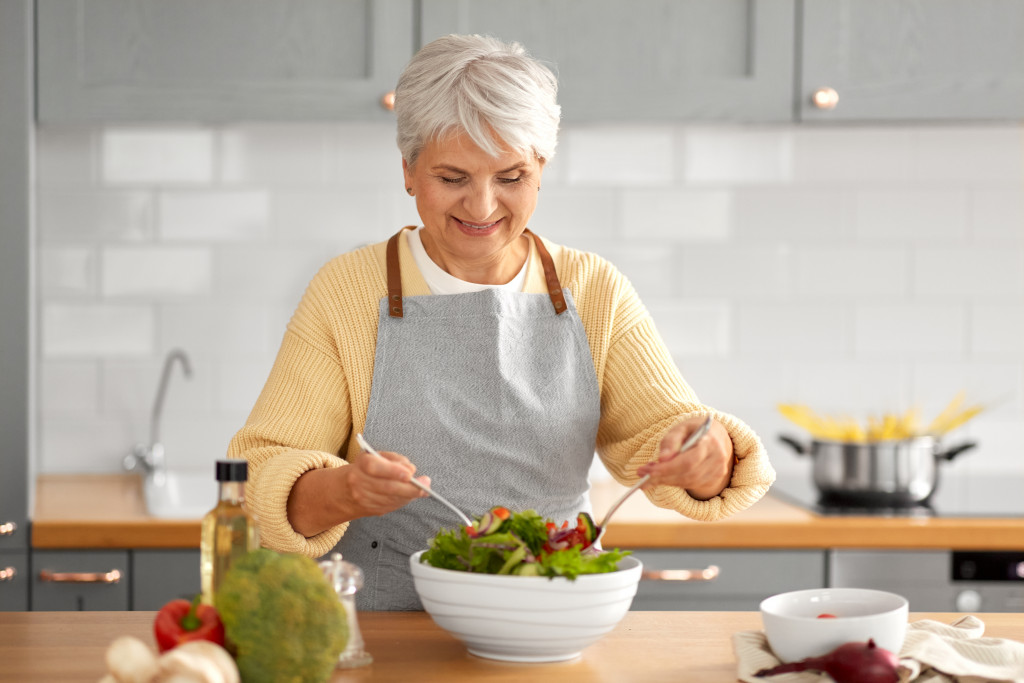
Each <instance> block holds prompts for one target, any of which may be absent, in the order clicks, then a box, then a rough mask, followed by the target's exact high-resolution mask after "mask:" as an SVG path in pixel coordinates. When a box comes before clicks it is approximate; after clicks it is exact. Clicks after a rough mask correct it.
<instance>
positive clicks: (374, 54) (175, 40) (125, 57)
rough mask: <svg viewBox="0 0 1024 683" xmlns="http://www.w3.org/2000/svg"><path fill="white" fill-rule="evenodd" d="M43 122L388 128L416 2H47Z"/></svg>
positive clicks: (42, 9)
mask: <svg viewBox="0 0 1024 683" xmlns="http://www.w3.org/2000/svg"><path fill="white" fill-rule="evenodd" d="M38 22H39V30H38V60H39V106H38V118H39V120H40V121H42V122H79V121H133V120H134V121H204V122H211V121H212V122H217V121H236V120H241V121H245V120H249V121H252V120H262V121H295V120H338V119H360V120H373V119H382V120H387V119H388V117H389V116H390V112H388V111H386V110H384V109H383V108H382V107H381V105H380V98H381V96H382V95H384V94H385V93H386V92H388V91H389V90H391V89H393V88H394V86H395V82H396V81H397V79H398V74H399V72H400V71H401V69H402V67H403V66H404V65H405V63H406V62H407V61H408V60H409V57H410V56H411V55H412V49H413V40H414V36H413V28H412V27H413V0H380V1H378V2H374V1H373V0H304V1H303V2H278V1H277V0H175V1H174V2H164V1H163V0H89V1H88V2H84V1H82V0H79V1H78V2H69V1H68V0H40V1H39V3H38Z"/></svg>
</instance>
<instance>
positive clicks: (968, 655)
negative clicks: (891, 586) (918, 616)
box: [732, 615, 1024, 683]
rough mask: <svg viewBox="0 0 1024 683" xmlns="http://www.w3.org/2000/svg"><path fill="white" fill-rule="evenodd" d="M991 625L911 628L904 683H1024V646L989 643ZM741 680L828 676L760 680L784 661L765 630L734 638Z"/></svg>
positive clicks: (904, 651) (973, 622)
mask: <svg viewBox="0 0 1024 683" xmlns="http://www.w3.org/2000/svg"><path fill="white" fill-rule="evenodd" d="M984 632H985V624H984V623H983V622H982V621H981V620H980V619H978V618H977V617H975V616H972V615H967V616H964V617H961V618H960V619H957V620H956V621H954V622H953V623H952V624H943V623H941V622H938V621H933V620H931V619H922V620H920V621H915V622H913V623H911V624H909V625H908V626H907V635H906V638H905V639H904V640H903V647H902V648H901V649H900V683H909V682H911V681H913V683H1024V643H1018V642H1016V641H1014V640H1007V639H1005V638H984V637H983V634H984ZM732 645H733V650H734V651H735V652H736V660H737V662H738V663H739V679H740V680H741V681H745V682H746V683H766V682H770V683H822V682H823V681H828V680H830V679H829V678H828V677H827V676H825V675H824V674H820V675H819V674H816V673H810V672H805V673H795V674H781V675H778V676H771V677H769V678H756V677H754V674H755V673H756V672H758V671H760V670H761V669H764V668H769V667H773V666H775V665H777V664H778V663H779V660H778V659H776V657H775V655H774V654H773V653H772V651H771V648H769V647H768V640H767V639H766V638H765V636H764V633H763V632H762V631H742V632H740V633H736V634H733V637H732Z"/></svg>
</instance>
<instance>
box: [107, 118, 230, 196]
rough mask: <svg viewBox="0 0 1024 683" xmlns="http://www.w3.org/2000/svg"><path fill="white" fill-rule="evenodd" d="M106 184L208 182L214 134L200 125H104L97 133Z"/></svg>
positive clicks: (210, 178) (210, 176) (209, 179)
mask: <svg viewBox="0 0 1024 683" xmlns="http://www.w3.org/2000/svg"><path fill="white" fill-rule="evenodd" d="M100 136H101V157H100V177H101V179H102V181H103V182H104V183H106V184H111V185H115V184H116V185H119V184H126V185H136V184H158V183H170V184H178V183H190V184H198V183H204V184H205V183H210V182H212V181H213V179H214V151H215V138H216V134H215V133H214V131H212V130H208V129H203V128H195V129H188V128H107V129H105V130H103V131H102V132H101V133H100Z"/></svg>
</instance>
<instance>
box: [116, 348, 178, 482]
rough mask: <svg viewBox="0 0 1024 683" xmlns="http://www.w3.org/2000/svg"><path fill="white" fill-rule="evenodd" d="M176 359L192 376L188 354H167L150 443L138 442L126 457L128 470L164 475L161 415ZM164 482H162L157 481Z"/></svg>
mask: <svg viewBox="0 0 1024 683" xmlns="http://www.w3.org/2000/svg"><path fill="white" fill-rule="evenodd" d="M174 361H178V362H180V363H181V369H182V372H184V373H185V377H186V378H190V377H192V364H191V363H190V362H189V359H188V356H187V355H186V354H185V352H184V351H182V350H181V349H174V350H172V351H171V352H170V353H168V354H167V358H166V359H165V360H164V369H163V373H162V374H161V375H160V385H159V387H157V390H156V400H155V401H154V402H153V413H152V416H151V420H150V427H149V443H148V444H141V443H140V444H136V446H135V448H133V449H132V452H131V453H129V454H128V455H126V456H125V457H124V468H125V469H126V470H128V471H132V470H135V469H136V468H142V470H144V471H145V472H146V474H148V475H152V476H154V477H155V478H157V479H161V478H163V476H164V472H165V470H166V461H165V459H164V445H163V443H161V442H160V417H161V415H162V413H163V410H164V397H165V396H166V395H167V383H168V380H169V379H170V377H171V369H172V368H173V366H174ZM157 483H162V482H157Z"/></svg>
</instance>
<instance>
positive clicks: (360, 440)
mask: <svg viewBox="0 0 1024 683" xmlns="http://www.w3.org/2000/svg"><path fill="white" fill-rule="evenodd" d="M356 441H357V442H358V443H359V445H360V446H361V447H362V449H363V450H364V451H366V452H367V453H372V454H373V455H376V456H377V457H378V458H383V457H384V456H383V455H381V454H380V453H378V452H377V451H376V450H375V449H374V448H373V446H371V445H370V444H368V443H366V439H364V438H363V435H362V434H361V433H359V432H357V433H356ZM409 483H410V484H412V485H413V486H415V487H416V488H418V489H421V490H423V491H426V492H427V493H429V494H430V495H431V496H433V497H434V498H436V499H437V500H438V501H440V502H441V503H444V504H445V505H447V506H448V507H449V508H450V509H451V511H452V512H454V513H455V514H457V515H458V516H459V519H461V520H462V521H463V523H464V524H465V525H466V526H473V520H471V519H470V518H469V517H467V516H466V514H465V513H464V512H463V511H462V510H460V509H459V508H457V507H455V506H454V505H452V504H451V503H449V502H448V500H447V499H446V498H445V497H444V496H442V495H441V494H440V493H435V492H434V491H432V490H431V489H430V487H429V486H424V485H423V484H421V483H420V482H418V481H417V480H416V478H415V477H409Z"/></svg>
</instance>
